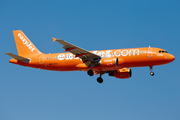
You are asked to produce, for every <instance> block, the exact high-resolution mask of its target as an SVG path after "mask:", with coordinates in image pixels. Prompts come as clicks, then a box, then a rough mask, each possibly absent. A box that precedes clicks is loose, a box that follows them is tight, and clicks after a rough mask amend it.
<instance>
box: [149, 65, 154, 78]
mask: <svg viewBox="0 0 180 120" xmlns="http://www.w3.org/2000/svg"><path fill="white" fill-rule="evenodd" d="M152 70H153V67H152V66H150V71H151V72H150V75H151V76H154V72H153V71H152Z"/></svg>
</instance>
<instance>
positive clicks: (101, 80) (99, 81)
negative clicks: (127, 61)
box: [97, 72, 104, 83]
mask: <svg viewBox="0 0 180 120" xmlns="http://www.w3.org/2000/svg"><path fill="white" fill-rule="evenodd" d="M103 74H104V73H103V72H100V77H98V78H97V82H98V83H103V79H102V77H101V76H102V75H103Z"/></svg>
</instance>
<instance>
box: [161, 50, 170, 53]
mask: <svg viewBox="0 0 180 120" xmlns="http://www.w3.org/2000/svg"><path fill="white" fill-rule="evenodd" d="M159 53H168V52H167V51H164V50H160V51H159Z"/></svg>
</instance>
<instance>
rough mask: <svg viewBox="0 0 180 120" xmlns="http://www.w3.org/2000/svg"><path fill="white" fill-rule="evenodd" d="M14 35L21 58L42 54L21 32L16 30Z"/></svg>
mask: <svg viewBox="0 0 180 120" xmlns="http://www.w3.org/2000/svg"><path fill="white" fill-rule="evenodd" d="M13 34H14V39H15V42H16V47H17V51H18V54H19V55H20V56H27V55H29V54H37V53H41V52H40V51H39V50H38V49H37V48H36V47H35V45H34V44H33V43H32V42H31V41H30V40H29V39H28V38H27V37H26V35H25V34H24V33H23V32H22V31H21V30H15V31H13Z"/></svg>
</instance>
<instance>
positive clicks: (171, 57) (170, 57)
mask: <svg viewBox="0 0 180 120" xmlns="http://www.w3.org/2000/svg"><path fill="white" fill-rule="evenodd" d="M169 60H170V61H171V62H172V61H174V60H175V57H174V56H173V55H171V54H170V55H169Z"/></svg>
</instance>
